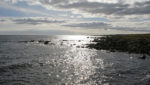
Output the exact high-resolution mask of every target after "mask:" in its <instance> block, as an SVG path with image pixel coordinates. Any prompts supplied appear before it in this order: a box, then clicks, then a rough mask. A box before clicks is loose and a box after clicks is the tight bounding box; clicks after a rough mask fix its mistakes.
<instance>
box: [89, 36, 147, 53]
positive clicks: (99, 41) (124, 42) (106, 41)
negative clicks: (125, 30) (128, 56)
mask: <svg viewBox="0 0 150 85" xmlns="http://www.w3.org/2000/svg"><path fill="white" fill-rule="evenodd" d="M93 42H96V44H89V45H88V47H89V48H94V49H97V50H109V51H111V52H115V51H118V52H128V53H138V54H147V55H150V34H126V35H104V36H102V37H98V38H95V39H94V40H93Z"/></svg>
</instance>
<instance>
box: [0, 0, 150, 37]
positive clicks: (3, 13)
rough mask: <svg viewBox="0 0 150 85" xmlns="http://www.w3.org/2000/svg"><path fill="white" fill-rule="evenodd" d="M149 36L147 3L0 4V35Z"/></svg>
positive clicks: (43, 0)
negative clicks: (130, 34)
mask: <svg viewBox="0 0 150 85" xmlns="http://www.w3.org/2000/svg"><path fill="white" fill-rule="evenodd" d="M149 32H150V0H1V1H0V34H7V35H9V34H17V35H19V34H23V35H24V34H27V35H28V34H31V35H32V34H37V35H41V34H42V35H47V34H49V35H54V34H55V35H58V34H65V35H70V34H84V35H103V34H128V33H132V34H133V33H134V34H135V33H149Z"/></svg>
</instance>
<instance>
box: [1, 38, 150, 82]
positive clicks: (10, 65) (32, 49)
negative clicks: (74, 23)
mask: <svg viewBox="0 0 150 85" xmlns="http://www.w3.org/2000/svg"><path fill="white" fill-rule="evenodd" d="M97 37H101V36H85V35H55V36H50V35H0V85H150V57H149V56H148V55H147V57H146V59H145V60H144V59H139V58H138V57H140V56H142V54H129V53H127V52H110V51H107V50H96V49H91V48H88V47H87V45H88V44H95V43H96V42H93V39H95V38H97Z"/></svg>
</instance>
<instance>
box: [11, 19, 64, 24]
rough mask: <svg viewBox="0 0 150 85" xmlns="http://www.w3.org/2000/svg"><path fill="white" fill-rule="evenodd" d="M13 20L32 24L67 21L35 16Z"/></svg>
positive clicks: (17, 22) (18, 22)
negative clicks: (35, 17) (34, 17)
mask: <svg viewBox="0 0 150 85" xmlns="http://www.w3.org/2000/svg"><path fill="white" fill-rule="evenodd" d="M12 21H13V22H15V23H16V24H31V25H37V24H43V23H47V24H48V23H64V22H65V21H63V20H62V21H61V20H60V21H59V20H48V19H33V18H25V19H12Z"/></svg>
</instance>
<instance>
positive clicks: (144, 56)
mask: <svg viewBox="0 0 150 85" xmlns="http://www.w3.org/2000/svg"><path fill="white" fill-rule="evenodd" d="M138 58H139V59H143V60H145V59H146V55H143V56H141V57H138Z"/></svg>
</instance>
